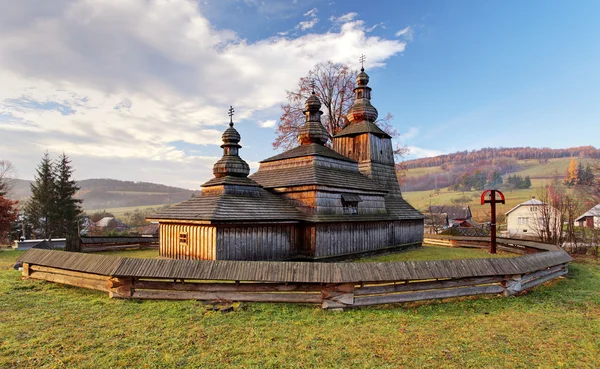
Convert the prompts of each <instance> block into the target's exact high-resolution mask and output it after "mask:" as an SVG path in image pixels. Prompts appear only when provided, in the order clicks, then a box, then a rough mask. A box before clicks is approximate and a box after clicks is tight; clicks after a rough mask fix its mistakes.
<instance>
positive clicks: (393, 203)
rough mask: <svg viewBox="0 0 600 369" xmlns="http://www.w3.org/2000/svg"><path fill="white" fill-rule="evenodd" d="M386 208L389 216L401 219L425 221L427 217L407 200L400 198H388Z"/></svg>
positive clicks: (390, 196)
mask: <svg viewBox="0 0 600 369" xmlns="http://www.w3.org/2000/svg"><path fill="white" fill-rule="evenodd" d="M385 207H386V209H387V211H388V214H390V215H393V216H395V217H397V218H400V219H423V218H425V216H424V215H423V214H421V212H420V211H418V210H417V209H415V208H413V207H412V205H411V204H409V203H408V202H407V201H406V200H404V199H403V198H402V197H400V196H392V195H389V196H386V198H385Z"/></svg>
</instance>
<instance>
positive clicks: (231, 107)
mask: <svg viewBox="0 0 600 369" xmlns="http://www.w3.org/2000/svg"><path fill="white" fill-rule="evenodd" d="M234 111H235V110H233V106H231V105H229V127H233V112H234Z"/></svg>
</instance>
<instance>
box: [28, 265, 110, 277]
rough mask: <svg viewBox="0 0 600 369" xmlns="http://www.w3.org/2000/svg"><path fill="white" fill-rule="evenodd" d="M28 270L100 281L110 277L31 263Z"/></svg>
mask: <svg viewBox="0 0 600 369" xmlns="http://www.w3.org/2000/svg"><path fill="white" fill-rule="evenodd" d="M30 270H31V271H32V272H46V273H52V274H62V275H69V276H73V277H81V278H87V279H97V280H100V281H106V280H108V279H109V278H110V277H109V276H107V275H100V274H93V273H85V272H75V271H72V270H66V269H60V268H52V267H47V266H41V265H32V266H31V267H30Z"/></svg>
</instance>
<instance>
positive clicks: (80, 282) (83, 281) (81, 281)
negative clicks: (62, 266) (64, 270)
mask: <svg viewBox="0 0 600 369" xmlns="http://www.w3.org/2000/svg"><path fill="white" fill-rule="evenodd" d="M30 278H32V279H41V280H44V281H49V282H56V283H63V284H68V285H71V286H77V287H84V288H90V289H93V290H99V291H105V292H109V288H108V285H107V283H106V281H101V280H98V279H90V278H84V277H75V276H69V275H64V274H53V273H46V272H35V273H32V274H31V277H30Z"/></svg>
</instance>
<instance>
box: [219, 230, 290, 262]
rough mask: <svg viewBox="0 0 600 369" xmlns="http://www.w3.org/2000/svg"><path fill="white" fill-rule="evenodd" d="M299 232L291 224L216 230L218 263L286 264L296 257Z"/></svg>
mask: <svg viewBox="0 0 600 369" xmlns="http://www.w3.org/2000/svg"><path fill="white" fill-rule="evenodd" d="M298 237H299V232H298V229H297V227H296V225H294V224H271V225H264V226H248V227H243V226H240V225H236V226H229V227H227V226H219V227H218V229H217V247H216V252H217V253H216V255H217V257H218V259H219V260H285V259H290V258H292V257H294V256H296V254H297V248H298V244H299V239H298Z"/></svg>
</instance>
